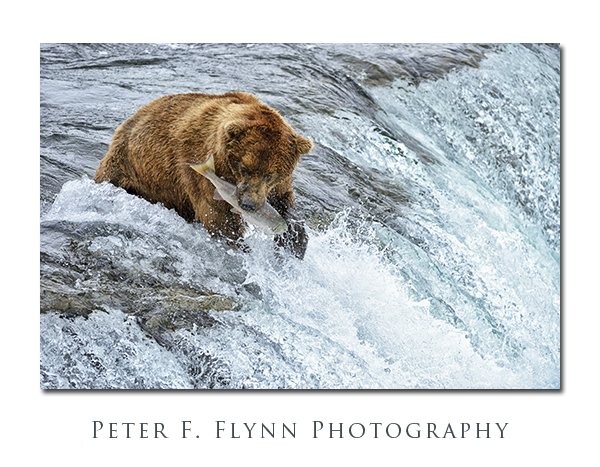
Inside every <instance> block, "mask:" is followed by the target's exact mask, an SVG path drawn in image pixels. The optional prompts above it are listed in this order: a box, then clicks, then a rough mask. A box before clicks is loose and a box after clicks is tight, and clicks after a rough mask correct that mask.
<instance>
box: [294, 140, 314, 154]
mask: <svg viewBox="0 0 600 467" xmlns="http://www.w3.org/2000/svg"><path fill="white" fill-rule="evenodd" d="M296 147H297V148H298V154H299V155H302V154H308V153H309V152H310V151H311V149H312V148H313V143H312V141H311V140H309V139H308V138H305V137H304V136H300V135H296Z"/></svg>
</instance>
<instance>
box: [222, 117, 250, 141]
mask: <svg viewBox="0 0 600 467" xmlns="http://www.w3.org/2000/svg"><path fill="white" fill-rule="evenodd" d="M245 130H246V127H245V126H244V125H243V124H242V123H240V122H237V121H235V120H232V121H230V122H227V123H226V124H225V134H226V135H227V138H228V139H230V140H232V139H238V138H239V137H240V136H242V134H243V133H244V131H245Z"/></svg>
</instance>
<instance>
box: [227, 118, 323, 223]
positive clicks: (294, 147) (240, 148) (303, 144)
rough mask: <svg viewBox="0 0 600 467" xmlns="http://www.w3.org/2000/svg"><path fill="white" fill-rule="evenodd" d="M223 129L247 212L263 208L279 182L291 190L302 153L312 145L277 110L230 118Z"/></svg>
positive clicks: (240, 200)
mask: <svg viewBox="0 0 600 467" xmlns="http://www.w3.org/2000/svg"><path fill="white" fill-rule="evenodd" d="M269 110H271V109H269ZM253 117H254V118H253ZM224 130H225V134H226V140H227V144H226V149H225V152H226V161H227V165H228V168H229V170H230V171H231V176H232V178H233V181H234V183H235V184H236V185H237V197H238V203H239V205H240V207H241V208H242V209H244V210H246V211H257V210H259V209H261V208H262V207H263V206H264V204H265V203H266V200H267V196H268V195H269V193H270V192H271V190H273V189H274V188H275V187H277V186H278V185H280V186H282V187H287V188H288V189H291V183H292V173H293V171H294V169H295V168H296V165H297V164H298V160H299V159H300V156H301V155H302V154H307V153H309V152H310V150H311V149H312V147H313V144H312V141H310V140H309V139H307V138H304V137H303V136H300V135H298V134H296V132H294V130H293V129H292V128H291V127H290V126H289V125H288V124H287V123H286V122H285V121H284V120H283V118H281V117H280V116H279V114H277V113H276V112H274V111H271V112H269V113H266V114H264V113H263V114H261V115H259V118H256V115H253V116H251V117H248V118H243V119H236V120H232V121H229V122H228V123H227V124H226V125H225V126H224ZM282 191H284V190H282Z"/></svg>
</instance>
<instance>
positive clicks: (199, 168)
mask: <svg viewBox="0 0 600 467" xmlns="http://www.w3.org/2000/svg"><path fill="white" fill-rule="evenodd" d="M190 167H191V168H192V169H194V170H195V171H196V172H199V173H201V174H202V175H204V172H206V171H207V170H208V169H210V170H212V171H213V172H214V171H215V159H214V157H213V155H212V154H211V155H210V157H209V158H208V160H207V161H206V162H204V163H202V164H197V165H193V164H190Z"/></svg>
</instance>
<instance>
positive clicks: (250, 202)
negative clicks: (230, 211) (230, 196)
mask: <svg viewBox="0 0 600 467" xmlns="http://www.w3.org/2000/svg"><path fill="white" fill-rule="evenodd" d="M237 199H238V204H239V205H240V208H242V209H243V210H244V211H249V212H256V211H259V210H260V209H261V208H262V207H263V206H264V205H265V203H266V202H267V193H266V187H265V185H264V184H263V183H247V182H242V183H240V184H239V185H238V187H237Z"/></svg>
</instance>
